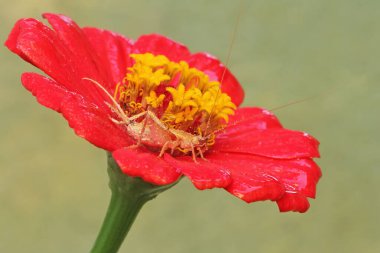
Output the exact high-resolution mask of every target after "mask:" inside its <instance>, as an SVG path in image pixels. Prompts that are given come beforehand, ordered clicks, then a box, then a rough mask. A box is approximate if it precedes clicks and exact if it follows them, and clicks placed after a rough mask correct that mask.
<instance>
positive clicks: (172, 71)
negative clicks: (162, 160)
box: [114, 53, 236, 146]
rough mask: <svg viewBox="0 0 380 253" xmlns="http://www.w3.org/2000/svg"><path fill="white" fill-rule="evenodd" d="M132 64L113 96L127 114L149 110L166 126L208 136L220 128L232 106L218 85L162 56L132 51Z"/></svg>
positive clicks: (232, 110)
mask: <svg viewBox="0 0 380 253" xmlns="http://www.w3.org/2000/svg"><path fill="white" fill-rule="evenodd" d="M131 57H132V59H133V60H134V64H133V66H132V67H129V68H128V71H127V74H126V76H125V78H124V79H123V82H122V83H120V84H118V85H117V87H116V90H115V94H114V98H115V100H116V101H118V102H119V103H120V106H121V108H123V110H125V112H126V114H127V115H128V116H133V115H134V114H137V113H141V112H144V111H148V110H149V111H151V112H153V113H155V115H156V116H157V118H158V119H159V120H160V121H161V122H162V123H163V124H165V125H166V126H167V127H168V128H169V129H179V130H182V131H186V132H188V133H190V134H193V135H198V136H206V135H207V136H209V138H208V139H207V145H208V146H211V145H213V143H214V139H215V134H214V133H215V132H216V131H219V130H220V129H222V128H223V127H224V126H225V125H226V123H227V122H228V118H229V116H230V115H232V114H233V113H234V110H235V109H236V106H235V104H234V103H233V102H232V101H231V98H230V97H229V96H228V95H227V94H226V93H223V92H222V91H221V84H220V83H219V82H217V81H211V80H210V79H209V76H208V75H206V74H205V73H203V72H202V71H200V70H198V69H196V68H191V67H190V66H189V65H188V63H187V62H185V61H180V62H172V61H170V60H169V59H168V58H167V57H165V56H164V55H157V56H155V55H153V54H150V53H145V54H132V55H131Z"/></svg>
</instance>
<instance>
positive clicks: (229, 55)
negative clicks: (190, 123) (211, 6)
mask: <svg viewBox="0 0 380 253" xmlns="http://www.w3.org/2000/svg"><path fill="white" fill-rule="evenodd" d="M243 2H244V0H240V1H239V9H238V15H237V18H236V22H235V25H234V28H233V32H232V38H231V42H230V45H229V48H228V51H227V58H226V63H225V64H224V70H223V73H222V76H221V78H220V85H221V86H222V85H223V80H224V76H225V75H226V72H227V68H228V66H229V64H230V60H231V55H232V48H233V45H234V44H235V40H236V37H237V31H238V28H239V23H240V18H241V16H242V13H243ZM220 90H221V89H219V90H218V92H217V93H216V96H215V101H214V105H213V106H212V109H211V111H210V114H209V116H208V119H207V124H206V129H205V133H204V134H205V135H207V130H208V128H209V126H210V121H211V115H212V113H213V112H214V110H215V104H216V101H217V99H218V97H219V95H220V94H219V93H220Z"/></svg>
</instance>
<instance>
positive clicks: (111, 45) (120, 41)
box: [83, 28, 132, 89]
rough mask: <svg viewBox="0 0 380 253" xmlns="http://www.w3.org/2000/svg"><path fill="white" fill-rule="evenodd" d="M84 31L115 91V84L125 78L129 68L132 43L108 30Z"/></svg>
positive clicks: (85, 29) (90, 29) (91, 29)
mask: <svg viewBox="0 0 380 253" xmlns="http://www.w3.org/2000/svg"><path fill="white" fill-rule="evenodd" d="M83 31H84V33H85V34H86V36H87V38H88V40H89V42H90V44H91V46H92V48H94V50H95V52H94V53H95V54H96V55H97V58H98V59H99V60H100V63H101V64H100V66H101V67H102V68H103V69H104V70H105V71H106V72H107V76H109V79H110V80H112V85H111V87H109V88H110V89H114V84H116V83H118V82H120V81H121V80H122V79H123V78H124V76H125V74H126V71H127V66H129V61H130V57H129V54H130V53H131V51H132V41H131V40H129V39H127V38H125V37H123V36H122V35H119V34H116V33H113V32H110V31H107V30H101V29H97V28H83Z"/></svg>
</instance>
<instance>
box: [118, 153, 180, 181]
mask: <svg viewBox="0 0 380 253" xmlns="http://www.w3.org/2000/svg"><path fill="white" fill-rule="evenodd" d="M112 156H113V158H114V159H115V161H116V162H117V164H118V165H119V166H120V168H121V170H122V171H123V172H124V173H125V174H127V175H129V176H132V177H141V178H142V179H143V180H144V181H146V182H149V183H152V184H156V185H166V184H171V183H174V182H175V181H177V179H178V178H179V176H180V175H181V174H180V173H179V172H178V171H177V170H176V169H174V168H173V167H172V166H171V165H169V164H168V163H167V162H166V161H165V160H163V159H162V158H159V157H158V156H157V154H155V153H151V152H149V151H147V150H142V149H131V148H123V149H119V150H116V151H115V152H113V153H112Z"/></svg>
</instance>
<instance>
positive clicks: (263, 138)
mask: <svg viewBox="0 0 380 253" xmlns="http://www.w3.org/2000/svg"><path fill="white" fill-rule="evenodd" d="M248 123H249V122H245V123H244V124H238V125H235V129H234V131H233V132H231V133H229V132H227V133H225V134H224V133H223V134H220V135H218V136H217V140H216V143H215V146H214V149H215V150H220V151H223V152H237V153H247V154H254V155H260V156H266V157H272V158H280V159H293V158H303V157H319V152H318V145H319V142H318V141H317V140H316V139H314V138H313V137H312V136H310V135H308V134H307V133H304V132H298V131H292V130H288V129H283V128H270V129H265V130H250V131H247V128H248V129H249V127H247V126H248Z"/></svg>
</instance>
